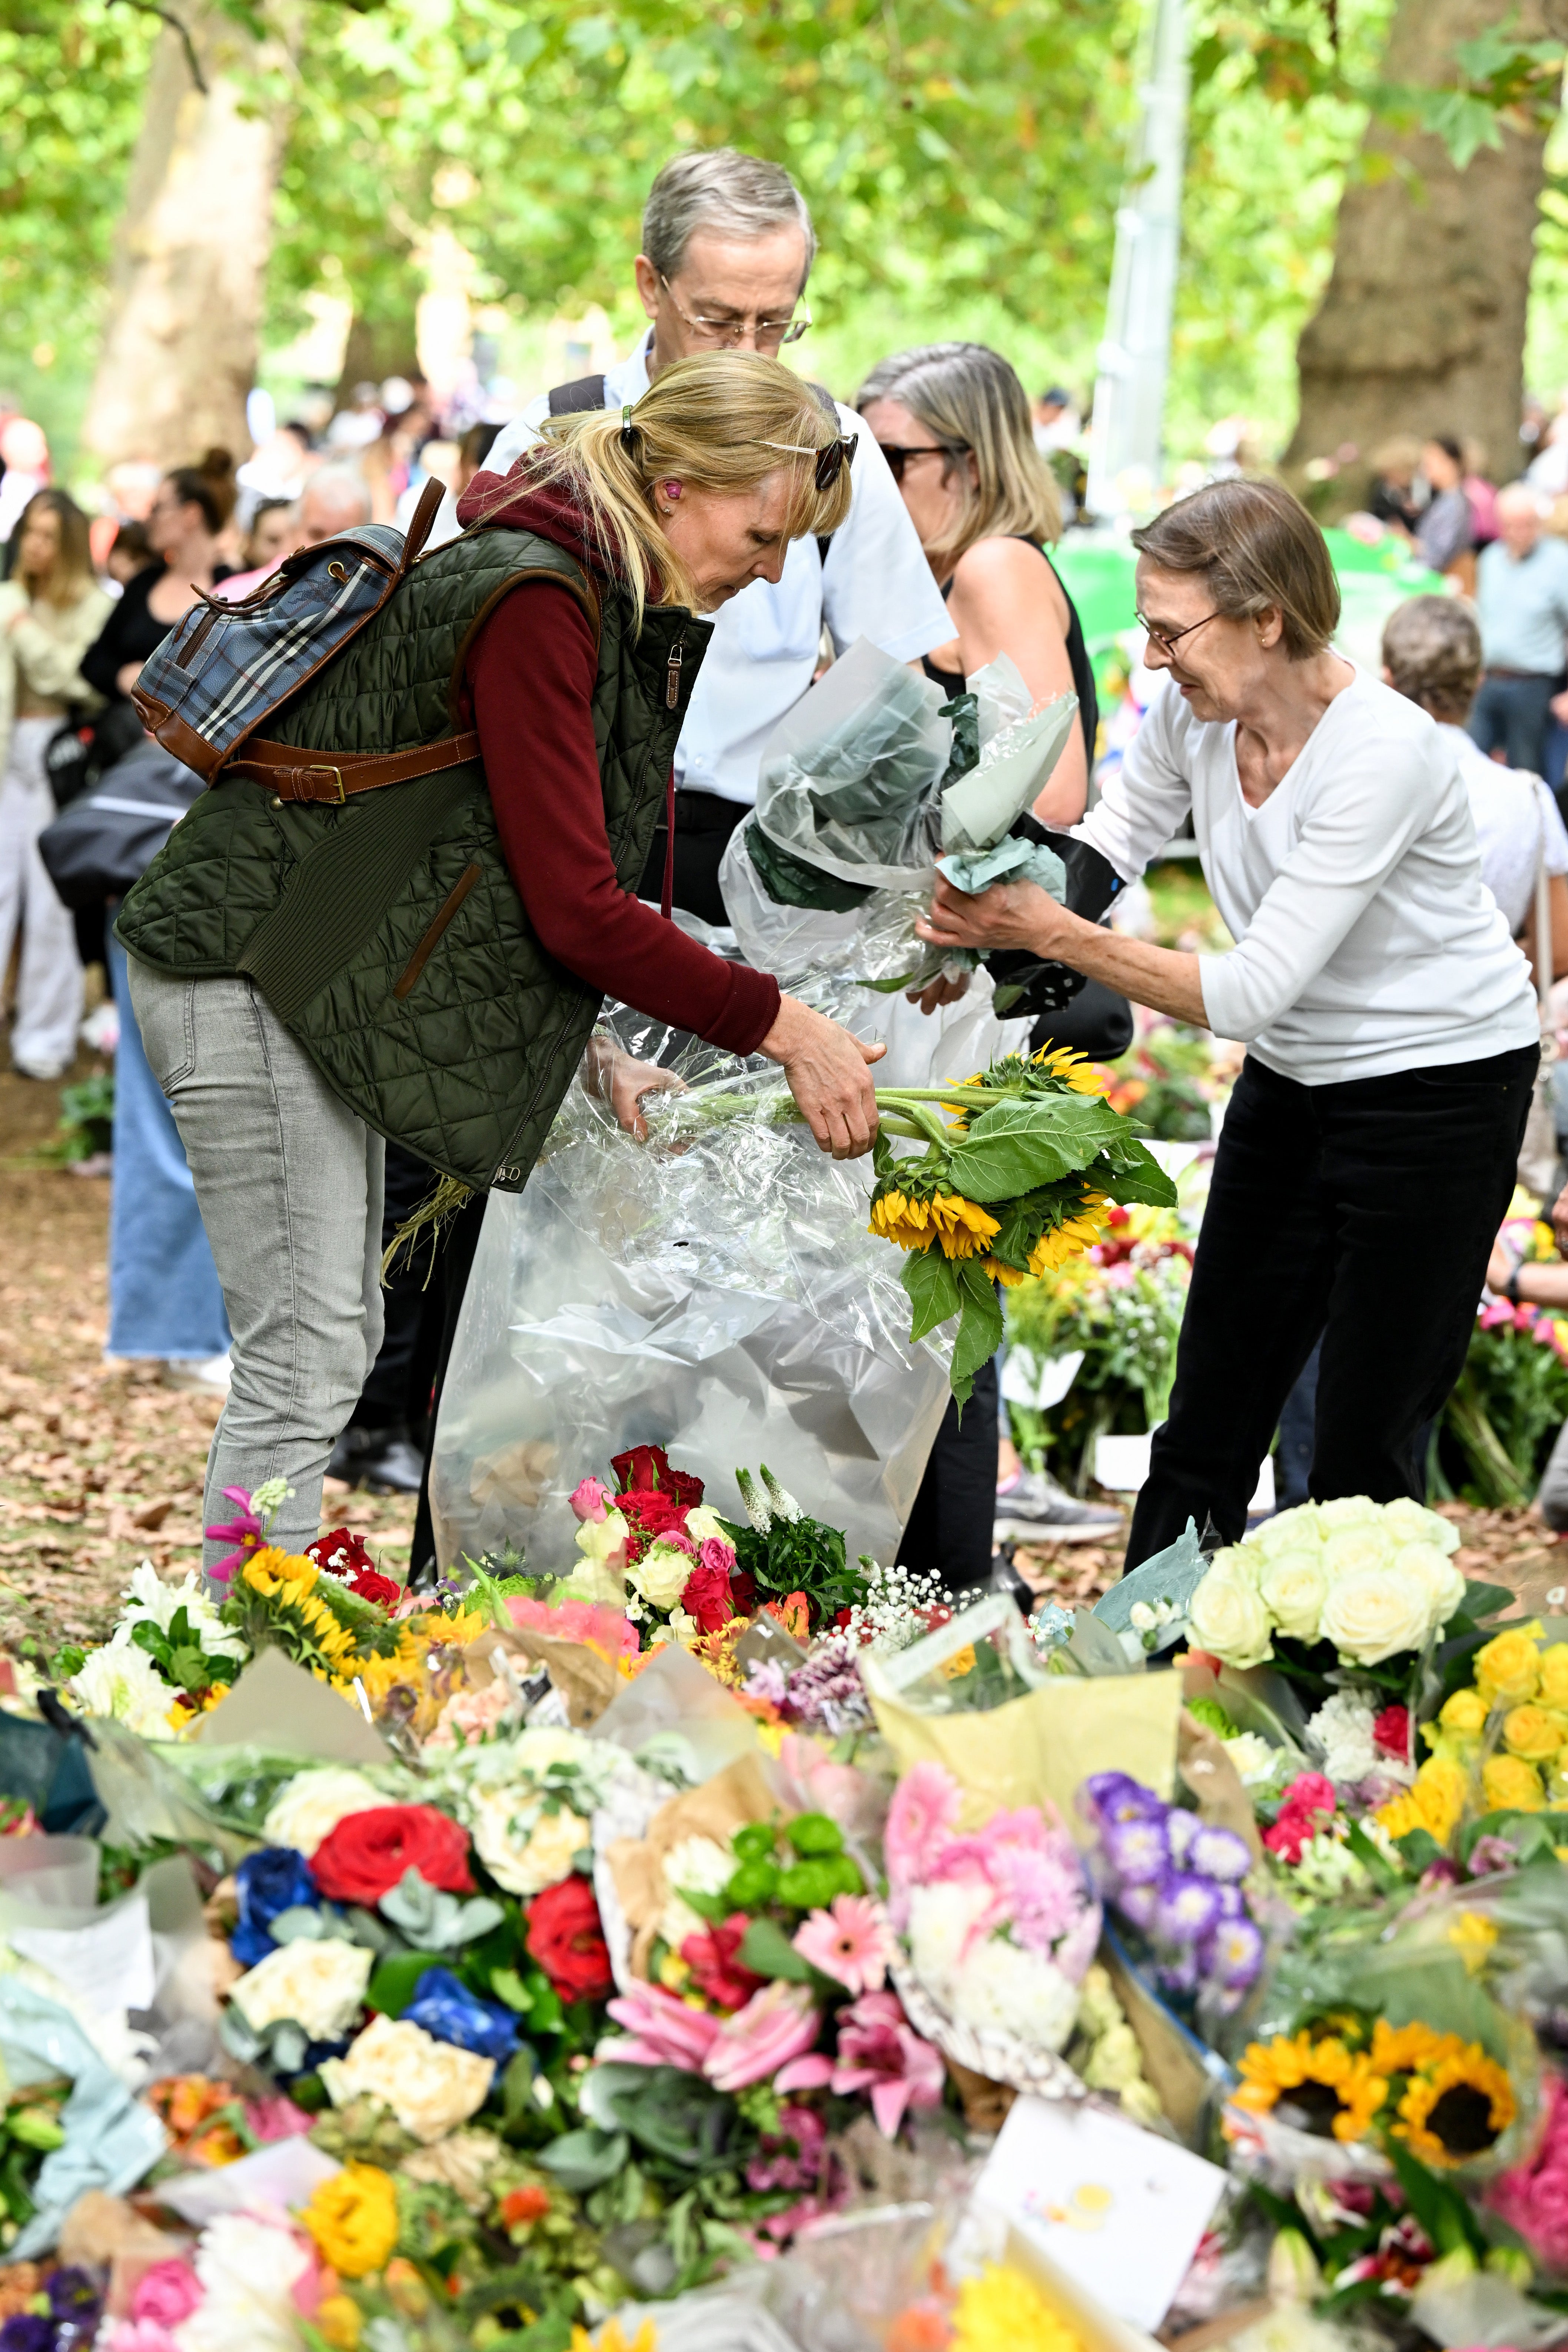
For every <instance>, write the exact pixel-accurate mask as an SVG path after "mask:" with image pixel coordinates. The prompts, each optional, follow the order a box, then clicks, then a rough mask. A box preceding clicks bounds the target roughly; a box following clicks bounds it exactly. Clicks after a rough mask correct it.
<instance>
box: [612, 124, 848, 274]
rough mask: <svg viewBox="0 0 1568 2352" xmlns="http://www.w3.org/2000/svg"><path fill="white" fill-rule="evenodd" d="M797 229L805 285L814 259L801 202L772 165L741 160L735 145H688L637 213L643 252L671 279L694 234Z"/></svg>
mask: <svg viewBox="0 0 1568 2352" xmlns="http://www.w3.org/2000/svg"><path fill="white" fill-rule="evenodd" d="M785 226H789V227H793V228H798V229H799V230H800V235H801V236H802V237H803V238H804V239H805V246H806V258H805V263H804V266H803V267H802V268H801V271H800V283H801V285H802V287H803V286H804V285H805V283H806V280H807V278H809V277H810V274H811V264H812V262H813V261H814V260H815V259H816V255H817V233H816V231H815V229H813V227H812V226H811V215H810V211H809V210H808V208H807V205H806V199H805V197H804V196H803V195H802V194H800V189H799V188H798V187H797V186H796V185H795V183H794V181H793V180H792V179H791V178H790V177H789V173H788V172H787V171H785V169H784V167H783V165H782V164H780V163H765V162H764V161H763V159H762V157H761V156H760V155H743V154H741V152H739V150H738V148H735V147H696V148H694V149H693V150H692V151H691V152H690V153H689V154H685V155H676V156H674V157H673V158H672V159H671V161H670V162H669V163H666V164H665V166H664V170H663V171H662V172H661V173H659V176H658V178H657V179H656V180H655V181H654V183H653V186H652V187H651V188H650V189H649V191H648V201H647V204H646V205H644V207H643V252H644V253H645V254H646V255H647V257H648V258H649V260H650V261H651V262H652V263H653V267H654V268H655V269H656V270H658V271H659V272H660V274H661V276H663V277H664V278H674V276H675V274H676V272H677V271H678V270H679V268H680V267H681V264H682V262H683V261H685V257H686V247H687V246H688V245H689V244H690V243H691V241H692V238H693V236H694V235H695V232H696V231H697V230H698V229H699V228H712V229H716V230H718V231H719V232H721V234H723V235H724V236H740V237H750V236H768V234H769V233H770V232H771V231H772V230H774V229H776V228H782V227H785Z"/></svg>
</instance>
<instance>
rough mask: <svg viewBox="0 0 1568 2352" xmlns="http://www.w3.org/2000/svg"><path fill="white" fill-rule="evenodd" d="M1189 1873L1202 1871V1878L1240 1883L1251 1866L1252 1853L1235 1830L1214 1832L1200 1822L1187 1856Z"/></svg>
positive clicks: (1207, 1823)
mask: <svg viewBox="0 0 1568 2352" xmlns="http://www.w3.org/2000/svg"><path fill="white" fill-rule="evenodd" d="M1186 1864H1187V1868H1188V1869H1189V1870H1197V1871H1201V1873H1202V1874H1203V1875H1204V1877H1205V1878H1218V1879H1223V1880H1225V1881H1227V1882H1232V1881H1239V1880H1240V1879H1243V1878H1245V1877H1246V1875H1247V1874H1248V1872H1249V1870H1250V1869H1251V1867H1252V1853H1251V1849H1250V1848H1249V1845H1248V1843H1247V1841H1246V1839H1245V1838H1244V1837H1239V1836H1238V1835H1237V1833H1236V1832H1235V1831H1234V1830H1222V1829H1216V1828H1214V1827H1213V1825H1212V1824H1211V1823H1209V1822H1199V1823H1198V1825H1197V1829H1196V1831H1195V1832H1194V1834H1193V1838H1192V1843H1191V1847H1190V1850H1189V1852H1188V1853H1187V1856H1186Z"/></svg>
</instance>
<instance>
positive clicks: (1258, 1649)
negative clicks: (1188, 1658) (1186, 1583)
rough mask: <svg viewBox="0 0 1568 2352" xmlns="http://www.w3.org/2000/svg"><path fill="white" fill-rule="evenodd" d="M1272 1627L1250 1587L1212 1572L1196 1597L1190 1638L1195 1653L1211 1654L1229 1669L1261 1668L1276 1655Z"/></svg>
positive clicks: (1189, 1621) (1189, 1622) (1190, 1617)
mask: <svg viewBox="0 0 1568 2352" xmlns="http://www.w3.org/2000/svg"><path fill="white" fill-rule="evenodd" d="M1272 1630H1273V1629H1272V1627H1271V1625H1270V1622H1269V1612H1268V1611H1267V1609H1265V1607H1264V1606H1263V1601H1262V1598H1261V1596H1260V1594H1259V1593H1258V1592H1257V1591H1255V1590H1254V1588H1253V1586H1252V1585H1251V1584H1250V1583H1243V1582H1242V1581H1241V1580H1240V1579H1239V1577H1235V1576H1230V1575H1228V1574H1227V1573H1226V1571H1225V1570H1223V1569H1220V1568H1218V1567H1215V1568H1211V1569H1210V1570H1209V1571H1208V1574H1207V1576H1206V1577H1205V1578H1204V1580H1203V1581H1202V1583H1201V1584H1200V1585H1199V1586H1198V1588H1197V1591H1196V1592H1195V1593H1194V1594H1193V1596H1192V1607H1191V1610H1190V1611H1189V1612H1188V1615H1187V1634H1188V1638H1189V1639H1190V1641H1191V1643H1192V1645H1193V1648H1194V1649H1195V1650H1207V1651H1210V1652H1211V1653H1212V1654H1213V1655H1214V1656H1215V1657H1217V1658H1223V1659H1224V1661H1225V1663H1226V1664H1227V1665H1228V1666H1237V1667H1246V1666H1257V1665H1261V1664H1262V1663H1263V1661H1264V1659H1265V1658H1270V1657H1272V1656H1273V1654H1274V1652H1273V1645H1272V1643H1271V1642H1270V1633H1271V1632H1272Z"/></svg>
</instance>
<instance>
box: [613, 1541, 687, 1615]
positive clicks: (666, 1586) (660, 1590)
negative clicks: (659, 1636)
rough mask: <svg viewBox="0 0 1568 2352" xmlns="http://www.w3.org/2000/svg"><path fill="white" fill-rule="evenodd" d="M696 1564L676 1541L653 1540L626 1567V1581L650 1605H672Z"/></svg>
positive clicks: (657, 1607) (665, 1606)
mask: <svg viewBox="0 0 1568 2352" xmlns="http://www.w3.org/2000/svg"><path fill="white" fill-rule="evenodd" d="M695 1566H696V1561H695V1559H694V1558H693V1557H692V1555H691V1553H690V1552H686V1551H682V1550H681V1549H680V1547H679V1545H677V1544H669V1543H664V1542H662V1541H661V1542H659V1543H652V1544H650V1545H649V1546H648V1549H647V1550H646V1551H645V1552H644V1553H643V1557H642V1559H640V1560H638V1561H637V1563H636V1565H635V1566H634V1567H632V1568H629V1569H628V1570H627V1571H626V1581H627V1583H628V1584H630V1585H632V1586H633V1587H634V1588H635V1589H636V1591H639V1592H640V1593H641V1594H642V1596H643V1600H644V1601H647V1602H648V1603H649V1604H650V1606H651V1607H653V1608H654V1609H673V1608H674V1605H675V1603H676V1601H678V1600H679V1599H680V1597H681V1595H682V1593H683V1592H684V1591H685V1589H686V1580H687V1578H688V1577H689V1576H690V1575H691V1572H692V1570H693V1569H694V1568H695Z"/></svg>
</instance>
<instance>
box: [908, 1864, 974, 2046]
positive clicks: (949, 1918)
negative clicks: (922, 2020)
mask: <svg viewBox="0 0 1568 2352" xmlns="http://www.w3.org/2000/svg"><path fill="white" fill-rule="evenodd" d="M994 1900H995V1897H994V1895H993V1892H992V1890H991V1888H990V1887H989V1886H988V1885H986V1884H985V1883H984V1882H983V1881H978V1882H971V1881H968V1880H965V1879H958V1880H955V1881H953V1882H951V1883H949V1884H944V1885H936V1886H916V1887H914V1888H912V1889H911V1891H910V1896H909V1929H908V1934H909V1957H910V1959H911V1960H912V1961H913V1963H914V1967H915V1975H916V1976H917V1977H918V1978H919V1979H920V1981H921V1983H922V1984H923V1985H924V1986H925V1990H926V1991H927V1992H928V1993H929V1994H930V1996H931V1998H932V2000H934V2001H936V2004H937V2006H938V2007H939V2008H941V2009H945V2010H946V2011H947V2012H948V2014H949V2015H951V2014H952V2011H953V1999H954V1992H955V1989H956V1984H957V1978H958V1970H959V1969H960V1967H961V1966H962V1965H963V1961H964V1956H965V1950H966V1948H967V1944H968V1941H969V1938H970V1936H971V1934H972V1933H973V1931H974V1928H975V1927H976V1925H977V1922H978V1921H979V1920H980V1918H981V1917H982V1916H984V1914H985V1913H986V1912H987V1911H988V1910H989V1909H990V1907H991V1904H992V1902H993V1901H994Z"/></svg>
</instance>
